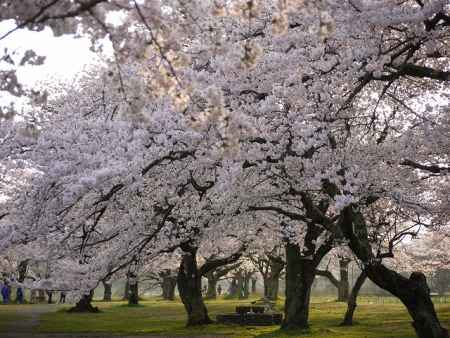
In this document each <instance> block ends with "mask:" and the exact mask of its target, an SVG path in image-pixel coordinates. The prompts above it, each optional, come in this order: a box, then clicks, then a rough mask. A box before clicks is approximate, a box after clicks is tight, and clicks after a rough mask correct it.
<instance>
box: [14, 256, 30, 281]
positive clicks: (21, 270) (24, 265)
mask: <svg viewBox="0 0 450 338" xmlns="http://www.w3.org/2000/svg"><path fill="white" fill-rule="evenodd" d="M27 269H28V259H26V260H24V261H21V262H20V263H19V267H18V268H17V270H18V271H17V272H18V275H19V276H18V278H17V281H18V282H19V283H23V282H24V281H25V278H26V276H27Z"/></svg>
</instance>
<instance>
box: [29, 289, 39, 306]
mask: <svg viewBox="0 0 450 338" xmlns="http://www.w3.org/2000/svg"><path fill="white" fill-rule="evenodd" d="M36 293H37V290H36V289H31V291H30V303H31V304H36V303H37V302H38V301H37V296H36Z"/></svg>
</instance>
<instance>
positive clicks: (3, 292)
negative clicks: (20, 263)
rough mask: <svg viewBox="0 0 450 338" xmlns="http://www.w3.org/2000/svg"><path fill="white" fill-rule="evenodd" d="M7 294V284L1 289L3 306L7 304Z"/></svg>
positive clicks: (8, 290)
mask: <svg viewBox="0 0 450 338" xmlns="http://www.w3.org/2000/svg"><path fill="white" fill-rule="evenodd" d="M9 293H10V289H9V285H8V283H5V284H4V285H3V288H2V297H3V304H8V303H9Z"/></svg>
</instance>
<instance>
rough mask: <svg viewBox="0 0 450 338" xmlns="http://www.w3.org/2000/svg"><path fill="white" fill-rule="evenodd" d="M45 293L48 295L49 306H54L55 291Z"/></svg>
mask: <svg viewBox="0 0 450 338" xmlns="http://www.w3.org/2000/svg"><path fill="white" fill-rule="evenodd" d="M45 293H46V294H47V297H48V304H53V302H52V299H53V291H50V290H46V291H45Z"/></svg>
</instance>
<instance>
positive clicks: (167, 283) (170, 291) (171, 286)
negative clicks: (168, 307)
mask: <svg viewBox="0 0 450 338" xmlns="http://www.w3.org/2000/svg"><path fill="white" fill-rule="evenodd" d="M176 286H177V278H176V277H173V276H164V277H163V280H162V286H161V287H162V292H163V293H162V298H163V299H165V300H175V287H176Z"/></svg>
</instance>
